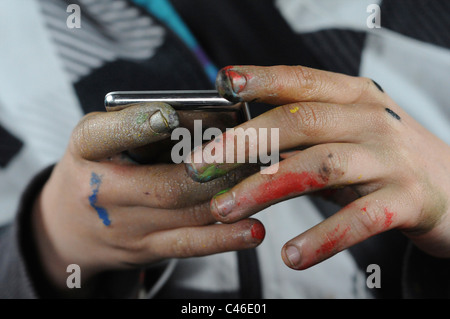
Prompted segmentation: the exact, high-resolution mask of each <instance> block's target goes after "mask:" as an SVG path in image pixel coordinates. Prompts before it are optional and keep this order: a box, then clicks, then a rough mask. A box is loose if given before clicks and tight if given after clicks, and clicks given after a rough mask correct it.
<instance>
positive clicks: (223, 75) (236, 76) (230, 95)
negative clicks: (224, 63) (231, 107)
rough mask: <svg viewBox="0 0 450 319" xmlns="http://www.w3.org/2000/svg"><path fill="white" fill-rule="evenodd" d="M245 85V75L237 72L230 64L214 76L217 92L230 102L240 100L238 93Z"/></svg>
mask: <svg viewBox="0 0 450 319" xmlns="http://www.w3.org/2000/svg"><path fill="white" fill-rule="evenodd" d="M246 85H247V77H246V76H245V75H244V74H241V73H239V72H238V71H237V70H236V69H234V68H233V67H232V66H230V67H225V68H223V69H222V70H220V71H219V73H218V75H217V78H216V88H217V90H218V91H219V93H220V94H221V95H222V96H223V97H224V98H226V99H228V100H230V101H232V102H242V101H243V99H242V98H241V97H240V96H239V94H240V93H241V92H242V91H243V90H244V89H245V86H246Z"/></svg>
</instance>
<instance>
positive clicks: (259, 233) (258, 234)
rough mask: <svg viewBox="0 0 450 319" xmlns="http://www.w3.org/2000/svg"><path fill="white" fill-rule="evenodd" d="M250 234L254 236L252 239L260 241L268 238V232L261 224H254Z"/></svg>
mask: <svg viewBox="0 0 450 319" xmlns="http://www.w3.org/2000/svg"><path fill="white" fill-rule="evenodd" d="M250 233H251V234H252V237H253V238H255V239H258V240H263V239H264V237H265V236H266V230H265V229H264V226H263V225H262V224H260V223H255V224H253V226H252V228H251V229H250Z"/></svg>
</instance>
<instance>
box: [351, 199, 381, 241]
mask: <svg viewBox="0 0 450 319" xmlns="http://www.w3.org/2000/svg"><path fill="white" fill-rule="evenodd" d="M356 216H357V225H356V227H355V228H356V229H357V230H358V231H359V233H360V236H361V238H366V237H368V236H370V235H374V234H377V233H379V232H380V231H381V227H380V225H381V221H382V216H381V215H380V212H379V210H378V209H377V208H366V207H363V208H361V209H360V212H359V213H358V214H357V215H356Z"/></svg>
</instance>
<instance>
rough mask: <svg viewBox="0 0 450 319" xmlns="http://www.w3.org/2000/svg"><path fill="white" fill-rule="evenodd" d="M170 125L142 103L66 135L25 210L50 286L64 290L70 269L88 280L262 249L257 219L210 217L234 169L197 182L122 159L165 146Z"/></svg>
mask: <svg viewBox="0 0 450 319" xmlns="http://www.w3.org/2000/svg"><path fill="white" fill-rule="evenodd" d="M177 125H178V116H177V113H175V111H174V110H173V109H172V108H171V107H170V106H169V105H167V104H141V105H136V106H132V107H129V108H126V109H124V110H122V111H118V112H111V113H92V114H89V115H87V116H86V117H84V118H83V119H82V120H81V122H80V123H79V125H78V126H77V127H76V128H75V129H74V131H73V134H72V138H71V140H70V143H69V147H68V149H67V151H66V153H65V155H64V157H63V158H62V160H61V161H60V162H59V163H58V164H57V165H56V167H55V168H54V170H53V173H52V175H51V177H50V179H49V180H48V182H47V183H46V185H45V187H44V189H43V191H42V193H41V195H40V197H39V199H38V200H37V201H36V204H35V209H34V211H33V222H34V229H35V234H36V236H35V237H36V238H35V240H36V242H37V246H38V248H39V249H38V250H39V254H40V256H41V260H42V262H43V264H44V268H45V269H46V271H47V272H48V275H49V277H50V278H51V280H52V281H53V282H54V284H55V285H56V286H57V287H60V288H64V287H65V280H66V278H67V273H66V268H67V266H68V265H69V264H72V263H75V264H78V265H79V266H80V268H81V273H82V279H83V280H84V281H87V282H89V280H90V279H92V278H95V275H97V274H99V273H101V272H103V271H105V270H114V269H126V268H131V267H142V266H144V265H147V264H150V263H153V262H156V261H160V260H162V259H166V258H181V257H190V256H201V255H208V254H214V253H218V252H223V251H230V250H238V249H244V248H250V247H254V246H256V245H258V244H259V243H260V242H261V240H262V237H263V236H264V228H263V226H262V225H261V223H259V222H258V221H257V220H255V219H245V220H243V221H241V222H239V223H236V224H223V225H221V224H216V222H215V219H214V218H213V217H212V215H211V212H210V207H209V201H210V199H211V197H212V196H213V195H214V194H215V193H217V192H218V191H219V190H221V189H223V188H226V187H230V186H232V185H235V184H236V183H237V182H238V181H239V180H241V179H242V177H243V174H242V172H239V171H236V172H234V173H232V174H229V175H227V176H224V177H223V178H219V179H217V180H215V181H214V182H212V183H209V184H200V183H197V182H194V181H192V180H191V179H190V178H189V177H188V175H187V174H186V172H185V168H184V165H183V164H179V165H175V164H154V165H138V164H136V163H134V162H132V161H130V160H129V159H128V158H125V157H124V156H123V155H121V152H123V151H125V150H129V149H135V148H138V147H142V146H144V145H148V144H149V143H155V142H157V141H160V140H163V139H167V138H168V137H169V136H170V131H171V129H173V128H174V127H176V126H177ZM91 282H92V281H91Z"/></svg>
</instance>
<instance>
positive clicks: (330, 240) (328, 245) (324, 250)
mask: <svg viewBox="0 0 450 319" xmlns="http://www.w3.org/2000/svg"><path fill="white" fill-rule="evenodd" d="M349 230H350V226H346V227H345V228H344V229H341V225H339V224H338V225H337V226H336V227H335V228H334V229H333V230H332V231H331V232H330V233H328V234H327V235H326V240H325V241H324V243H323V244H322V245H321V246H320V248H319V249H317V250H316V255H330V254H332V253H333V252H335V251H336V250H337V249H338V248H339V246H340V243H341V242H342V241H343V240H344V239H345V236H346V234H347V233H348V231H349Z"/></svg>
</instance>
